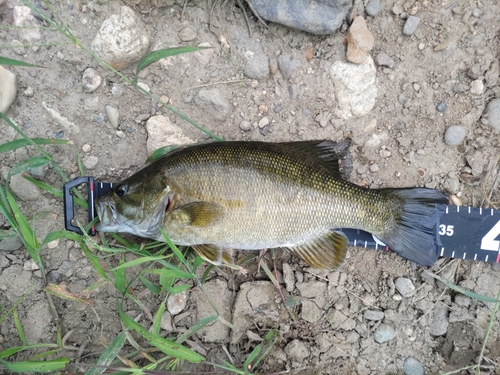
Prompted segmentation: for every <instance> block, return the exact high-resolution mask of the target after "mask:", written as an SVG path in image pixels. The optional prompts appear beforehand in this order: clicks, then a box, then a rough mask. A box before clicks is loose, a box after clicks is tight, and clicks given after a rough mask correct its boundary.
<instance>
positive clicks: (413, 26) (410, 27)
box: [403, 16, 420, 36]
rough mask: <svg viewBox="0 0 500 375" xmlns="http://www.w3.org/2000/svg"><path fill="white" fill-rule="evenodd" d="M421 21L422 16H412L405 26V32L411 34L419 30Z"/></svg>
mask: <svg viewBox="0 0 500 375" xmlns="http://www.w3.org/2000/svg"><path fill="white" fill-rule="evenodd" d="M419 23H420V18H418V17H415V16H410V17H408V19H407V20H406V22H405V25H404V27H403V34H405V35H408V36H411V35H413V34H414V33H415V31H417V27H418V24H419Z"/></svg>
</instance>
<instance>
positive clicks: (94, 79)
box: [82, 68, 102, 92]
mask: <svg viewBox="0 0 500 375" xmlns="http://www.w3.org/2000/svg"><path fill="white" fill-rule="evenodd" d="M101 82H102V78H101V75H100V74H99V72H98V71H97V70H95V69H92V68H87V69H85V71H84V72H83V77H82V88H83V91H85V92H92V91H95V90H96V89H97V88H98V87H99V86H100V85H101Z"/></svg>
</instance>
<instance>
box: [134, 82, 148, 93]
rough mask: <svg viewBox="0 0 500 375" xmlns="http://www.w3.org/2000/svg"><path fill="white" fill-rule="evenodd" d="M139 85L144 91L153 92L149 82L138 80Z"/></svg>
mask: <svg viewBox="0 0 500 375" xmlns="http://www.w3.org/2000/svg"><path fill="white" fill-rule="evenodd" d="M137 86H139V87H140V88H141V89H143V90H144V91H147V92H151V89H150V88H149V85H148V84H147V83H144V82H137Z"/></svg>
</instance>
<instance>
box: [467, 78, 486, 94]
mask: <svg viewBox="0 0 500 375" xmlns="http://www.w3.org/2000/svg"><path fill="white" fill-rule="evenodd" d="M483 90H484V83H483V80H482V79H476V80H474V81H472V82H471V83H470V93H471V94H472V95H481V94H482V93H483Z"/></svg>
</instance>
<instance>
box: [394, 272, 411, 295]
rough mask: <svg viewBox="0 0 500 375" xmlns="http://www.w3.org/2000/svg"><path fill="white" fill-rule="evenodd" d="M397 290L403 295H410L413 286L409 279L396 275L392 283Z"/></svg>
mask: <svg viewBox="0 0 500 375" xmlns="http://www.w3.org/2000/svg"><path fill="white" fill-rule="evenodd" d="M394 285H395V286H396V289H397V291H398V292H399V294H401V295H402V296H403V297H410V296H411V295H413V293H414V292H415V286H414V285H413V283H412V282H411V280H410V279H408V278H406V277H398V278H397V279H396V281H395V283H394Z"/></svg>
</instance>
